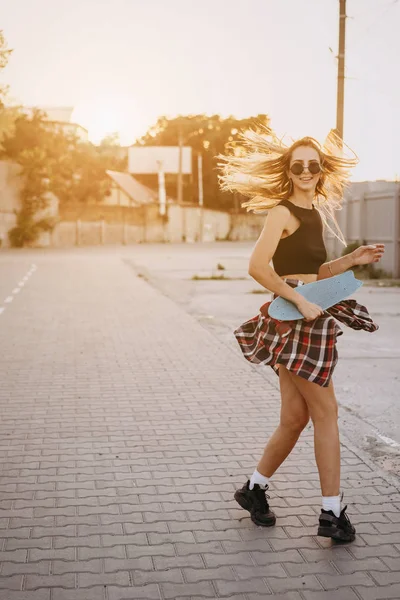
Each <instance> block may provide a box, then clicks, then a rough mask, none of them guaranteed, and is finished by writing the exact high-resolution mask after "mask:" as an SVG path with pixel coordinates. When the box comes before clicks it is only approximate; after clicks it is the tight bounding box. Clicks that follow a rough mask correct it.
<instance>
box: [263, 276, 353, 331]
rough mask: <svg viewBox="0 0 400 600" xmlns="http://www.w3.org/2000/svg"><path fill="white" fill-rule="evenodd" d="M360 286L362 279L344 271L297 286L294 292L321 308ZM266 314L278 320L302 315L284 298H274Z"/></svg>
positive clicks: (344, 297)
mask: <svg viewBox="0 0 400 600" xmlns="http://www.w3.org/2000/svg"><path fill="white" fill-rule="evenodd" d="M361 286H362V281H360V280H359V279H356V278H355V277H354V273H353V271H346V272H345V273H341V274H340V275H335V276H334V277H328V278H327V279H321V280H320V281H314V282H313V283H306V284H304V285H299V286H297V287H296V288H295V289H296V292H298V293H299V294H301V295H302V296H304V298H305V299H306V300H308V301H309V302H313V303H314V304H318V306H320V307H321V308H322V309H323V310H326V309H327V308H330V307H331V306H333V305H334V304H337V303H338V302H340V301H341V300H345V299H346V298H348V297H349V296H350V295H351V294H353V293H354V292H356V291H357V290H358V289H359V288H360V287H361ZM268 314H269V316H270V317H272V318H273V319H277V320H279V321H295V320H297V319H302V318H303V315H302V314H301V312H300V311H299V310H298V309H297V307H296V306H295V305H294V304H293V303H292V302H289V300H285V298H281V297H278V298H275V300H273V301H272V302H271V304H270V305H269V307H268Z"/></svg>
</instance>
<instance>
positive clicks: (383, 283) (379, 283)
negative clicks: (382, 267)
mask: <svg viewBox="0 0 400 600" xmlns="http://www.w3.org/2000/svg"><path fill="white" fill-rule="evenodd" d="M363 283H364V285H366V286H371V287H400V279H364V280H363Z"/></svg>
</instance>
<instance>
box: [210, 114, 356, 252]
mask: <svg viewBox="0 0 400 600" xmlns="http://www.w3.org/2000/svg"><path fill="white" fill-rule="evenodd" d="M240 139H241V143H240V142H239V143H236V144H228V148H230V149H231V150H232V153H231V154H228V155H226V156H224V155H220V156H218V158H219V159H220V160H221V161H222V162H220V163H218V168H219V171H220V174H219V182H220V186H221V188H222V189H223V190H224V191H230V192H239V193H240V194H242V195H244V196H248V197H251V200H248V201H246V202H243V203H242V204H241V206H242V207H243V208H246V210H247V212H249V211H253V212H254V213H256V214H257V213H263V212H264V211H266V210H268V209H269V208H273V207H274V206H277V205H278V204H279V202H280V201H281V200H285V199H288V198H289V197H290V195H291V193H292V185H291V181H290V178H289V176H288V171H289V167H290V160H291V156H292V153H293V150H295V148H299V147H300V146H307V147H310V148H314V150H316V151H317V152H318V155H319V159H320V162H321V175H320V178H319V181H318V183H317V185H316V188H315V198H316V201H317V206H316V208H317V209H318V210H319V213H320V215H321V218H322V220H323V223H324V226H326V227H327V228H328V229H329V231H330V232H331V233H332V234H333V235H334V236H335V237H336V238H338V239H339V240H340V241H341V242H342V243H343V244H344V245H346V240H345V239H344V236H343V233H342V231H341V230H340V227H339V225H338V223H337V221H336V217H335V214H334V211H335V210H340V209H341V208H342V198H343V192H344V189H345V187H346V186H347V185H348V182H349V175H350V169H351V167H354V166H355V165H356V164H357V162H358V158H357V156H356V155H355V154H354V152H352V154H353V156H352V157H346V156H344V152H343V143H342V140H341V139H340V138H339V137H338V136H337V135H336V133H335V132H334V131H333V130H332V131H331V132H330V133H329V135H328V137H327V138H326V140H325V142H324V144H323V145H321V144H320V143H319V142H318V141H317V140H316V139H314V138H312V137H304V138H302V139H299V140H297V141H296V142H294V143H293V144H292V145H291V146H287V145H285V144H284V143H283V142H282V141H281V140H279V139H278V138H277V136H276V135H275V134H274V133H273V131H272V130H271V129H269V128H266V127H265V126H260V127H259V128H258V130H250V131H246V132H244V133H241V135H240Z"/></svg>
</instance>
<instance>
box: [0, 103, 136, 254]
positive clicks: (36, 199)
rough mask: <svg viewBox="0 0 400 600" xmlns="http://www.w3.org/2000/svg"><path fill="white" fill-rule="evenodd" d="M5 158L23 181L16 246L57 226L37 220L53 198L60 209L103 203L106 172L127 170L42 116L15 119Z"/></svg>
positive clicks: (5, 141)
mask: <svg viewBox="0 0 400 600" xmlns="http://www.w3.org/2000/svg"><path fill="white" fill-rule="evenodd" d="M1 158H2V159H6V160H11V161H14V162H16V163H18V164H19V165H20V166H21V176H22V177H23V180H24V187H23V189H22V192H21V200H22V207H21V210H20V211H18V213H17V224H16V227H14V229H13V230H11V232H10V234H9V235H10V240H11V242H12V244H13V245H17V246H23V245H25V244H26V243H32V242H33V241H35V239H36V238H37V236H38V235H39V233H40V231H43V230H49V229H50V228H51V227H52V226H53V223H52V222H51V221H50V220H49V219H45V218H41V219H38V218H37V213H38V212H40V211H42V210H43V209H45V208H46V207H47V205H48V197H49V192H51V193H53V194H54V195H55V196H56V197H57V198H58V200H59V202H60V203H61V204H63V203H64V204H65V203H69V202H81V203H88V204H89V203H92V204H93V203H100V202H102V201H103V200H104V198H105V197H106V196H107V195H109V194H110V192H111V181H110V178H109V177H108V175H107V173H106V170H107V169H116V170H119V169H124V168H125V164H126V160H125V159H121V158H118V157H115V156H114V155H113V153H112V152H110V150H109V149H108V147H107V146H103V147H102V148H100V147H96V146H94V145H93V144H90V143H87V142H81V141H80V140H79V139H78V137H77V136H75V135H74V134H71V133H66V132H65V131H64V130H63V128H62V125H60V124H56V123H51V122H48V121H46V119H45V115H44V113H42V112H40V111H38V110H36V111H33V113H32V114H31V115H30V116H29V115H26V114H23V115H21V116H20V117H18V118H17V119H16V122H15V129H14V131H13V133H12V134H5V136H4V138H3V140H2V150H1V151H0V159H1Z"/></svg>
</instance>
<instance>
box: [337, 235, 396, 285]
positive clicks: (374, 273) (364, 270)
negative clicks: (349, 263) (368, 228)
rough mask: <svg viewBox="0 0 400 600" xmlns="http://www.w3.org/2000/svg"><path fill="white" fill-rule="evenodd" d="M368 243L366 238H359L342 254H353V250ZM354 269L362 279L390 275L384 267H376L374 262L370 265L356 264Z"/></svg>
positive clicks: (381, 277) (380, 277)
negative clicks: (362, 239)
mask: <svg viewBox="0 0 400 600" xmlns="http://www.w3.org/2000/svg"><path fill="white" fill-rule="evenodd" d="M366 243H367V242H366V241H365V240H364V241H363V242H360V241H358V240H357V241H356V242H351V243H350V244H348V245H347V246H346V247H345V248H344V249H343V251H342V256H346V255H347V254H351V252H353V251H354V250H357V248H359V247H360V246H363V245H366ZM352 271H354V274H355V275H356V276H357V277H359V278H360V279H384V278H385V277H388V276H389V274H388V273H387V272H386V271H385V270H384V269H381V268H379V267H376V266H375V265H374V263H370V264H368V265H356V266H354V267H352Z"/></svg>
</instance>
